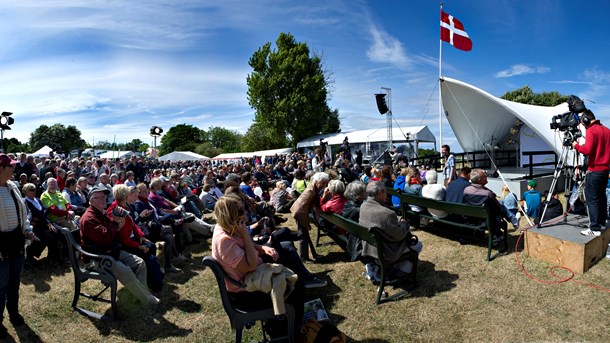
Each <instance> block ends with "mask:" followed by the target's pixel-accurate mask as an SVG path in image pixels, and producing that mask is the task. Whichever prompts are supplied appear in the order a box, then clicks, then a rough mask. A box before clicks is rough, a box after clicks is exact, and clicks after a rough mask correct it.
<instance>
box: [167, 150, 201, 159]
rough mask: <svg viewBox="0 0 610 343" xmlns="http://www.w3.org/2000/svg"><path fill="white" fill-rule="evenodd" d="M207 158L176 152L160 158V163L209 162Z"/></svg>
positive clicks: (192, 153)
mask: <svg viewBox="0 0 610 343" xmlns="http://www.w3.org/2000/svg"><path fill="white" fill-rule="evenodd" d="M209 159H210V158H209V157H207V156H203V155H199V154H196V153H194V152H191V151H174V152H170V153H169V154H166V155H163V156H161V157H159V161H196V160H209Z"/></svg>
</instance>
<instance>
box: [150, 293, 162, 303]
mask: <svg viewBox="0 0 610 343" xmlns="http://www.w3.org/2000/svg"><path fill="white" fill-rule="evenodd" d="M148 302H149V303H150V304H151V305H159V303H160V302H161V300H159V298H157V297H156V296H154V295H152V294H151V295H150V297H149V298H148Z"/></svg>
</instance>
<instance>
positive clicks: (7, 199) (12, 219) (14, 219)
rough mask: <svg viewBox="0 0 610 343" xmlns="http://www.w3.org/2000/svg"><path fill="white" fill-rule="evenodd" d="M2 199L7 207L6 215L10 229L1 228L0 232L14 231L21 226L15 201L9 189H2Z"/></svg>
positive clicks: (0, 190) (5, 208) (0, 195)
mask: <svg viewBox="0 0 610 343" xmlns="http://www.w3.org/2000/svg"><path fill="white" fill-rule="evenodd" d="M0 198H2V203H3V204H4V205H5V206H4V214H5V215H6V222H7V223H8V227H0V231H2V232H10V231H13V230H15V229H16V228H17V226H18V225H19V217H18V216H17V208H16V207H15V201H14V200H13V197H12V196H11V192H10V191H9V190H8V187H0Z"/></svg>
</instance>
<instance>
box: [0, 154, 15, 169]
mask: <svg viewBox="0 0 610 343" xmlns="http://www.w3.org/2000/svg"><path fill="white" fill-rule="evenodd" d="M17 163H19V162H18V161H16V160H13V159H12V158H11V157H10V156H9V155H7V154H0V167H8V166H14V165H15V164H17Z"/></svg>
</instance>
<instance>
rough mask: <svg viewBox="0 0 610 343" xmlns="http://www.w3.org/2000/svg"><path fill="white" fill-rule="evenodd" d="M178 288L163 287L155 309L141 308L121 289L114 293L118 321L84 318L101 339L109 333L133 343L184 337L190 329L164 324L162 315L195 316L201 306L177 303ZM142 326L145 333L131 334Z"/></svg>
mask: <svg viewBox="0 0 610 343" xmlns="http://www.w3.org/2000/svg"><path fill="white" fill-rule="evenodd" d="M177 289H178V287H176V286H174V285H172V284H166V285H165V286H164V290H163V292H162V297H161V298H162V300H161V303H160V304H159V305H158V306H156V307H152V306H142V305H141V304H140V303H139V302H138V301H137V300H135V298H134V297H133V296H132V295H131V293H129V291H128V290H127V289H125V288H121V289H120V290H119V292H118V293H117V298H118V307H119V316H120V317H121V318H120V320H118V321H112V320H97V319H95V318H88V317H85V318H88V319H89V320H90V321H91V323H92V324H93V325H94V326H95V327H96V328H97V329H98V331H99V333H100V335H101V336H109V335H111V334H112V333H113V332H117V334H118V335H119V336H121V337H124V338H127V339H129V340H133V341H139V342H149V341H154V340H157V339H160V338H171V337H186V336H188V335H190V334H191V333H192V330H190V329H184V328H181V327H180V326H178V325H177V324H175V323H172V322H170V321H168V320H167V319H166V318H165V314H166V313H167V312H169V311H170V310H172V309H173V308H178V309H180V310H181V311H183V312H187V313H196V312H200V311H201V305H200V304H198V303H196V302H194V301H192V300H181V299H180V296H179V295H178V293H176V290H177ZM105 314H106V316H108V317H110V316H111V309H110V308H108V309H107V310H106V313H105ZM142 322H144V323H145V327H146V330H140V331H138V330H135V329H134V328H142Z"/></svg>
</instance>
